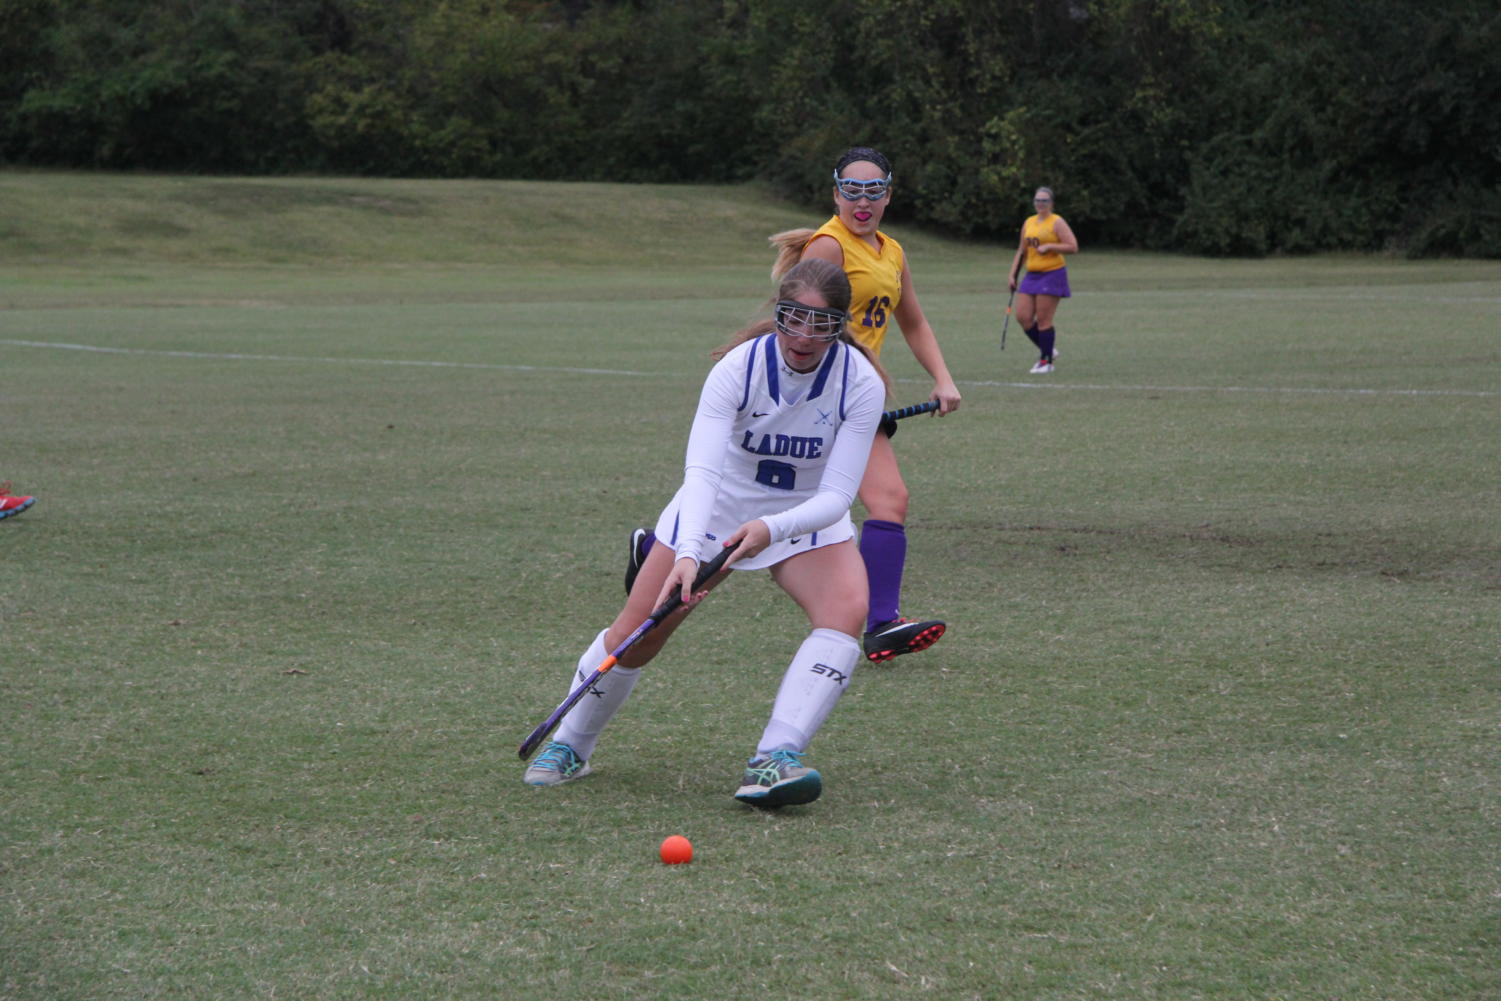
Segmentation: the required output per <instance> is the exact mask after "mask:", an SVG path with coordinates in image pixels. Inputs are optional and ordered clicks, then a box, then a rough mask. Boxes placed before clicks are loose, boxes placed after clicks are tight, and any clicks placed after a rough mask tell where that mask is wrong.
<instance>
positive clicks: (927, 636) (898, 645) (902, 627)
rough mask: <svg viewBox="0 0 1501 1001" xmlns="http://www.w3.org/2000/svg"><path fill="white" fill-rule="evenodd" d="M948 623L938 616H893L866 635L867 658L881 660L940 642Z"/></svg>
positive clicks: (915, 651) (874, 660)
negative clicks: (919, 617) (924, 617)
mask: <svg viewBox="0 0 1501 1001" xmlns="http://www.w3.org/2000/svg"><path fill="white" fill-rule="evenodd" d="M947 629H948V626H947V625H946V624H945V623H943V622H940V621H939V620H937V619H928V620H926V621H924V622H915V621H913V620H912V619H892V620H891V621H890V622H883V623H881V624H880V625H878V626H876V627H875V628H874V629H872V630H870V632H868V633H866V634H865V659H866V660H869V661H873V662H874V663H877V664H879V663H881V662H883V661H887V660H890V659H891V658H893V657H899V656H901V655H902V654H904V653H917V651H919V650H926V649H927V648H928V647H930V646H932V645H933V644H934V643H937V642H938V640H939V638H940V637H941V636H943V634H944V631H945V630H947Z"/></svg>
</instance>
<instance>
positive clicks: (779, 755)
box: [735, 751, 823, 807]
mask: <svg viewBox="0 0 1501 1001" xmlns="http://www.w3.org/2000/svg"><path fill="white" fill-rule="evenodd" d="M822 792H823V779H822V777H820V776H819V774H818V772H817V771H815V770H814V769H812V768H804V767H803V756H802V754H801V753H799V752H797V751H772V752H771V753H770V754H767V755H765V756H764V757H756V758H751V759H750V762H749V763H748V764H747V765H746V766H745V776H744V778H742V779H741V780H740V788H739V789H738V790H736V791H735V798H736V799H738V800H739V801H740V802H742V803H749V804H750V805H751V806H768V807H770V806H793V805H795V804H797V803H811V802H813V801H814V800H815V799H817V798H818V797H819V794H820V793H822Z"/></svg>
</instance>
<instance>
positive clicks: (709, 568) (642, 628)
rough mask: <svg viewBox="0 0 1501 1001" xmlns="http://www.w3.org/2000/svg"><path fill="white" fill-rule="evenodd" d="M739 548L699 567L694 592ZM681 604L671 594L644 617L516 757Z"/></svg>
mask: <svg viewBox="0 0 1501 1001" xmlns="http://www.w3.org/2000/svg"><path fill="white" fill-rule="evenodd" d="M738 548H740V547H739V546H733V547H728V548H723V549H720V550H719V555H717V556H715V557H714V558H713V559H712V560H710V561H709V562H707V563H705V564H704V565H703V566H701V567H699V568H698V576H696V577H694V578H693V590H694V591H695V592H697V591H698V590H700V589H701V588H702V587H703V586H704V585H705V584H707V583H709V579H710V578H711V577H713V576H714V575H715V574H716V573H718V572H719V571H720V569H721V568H722V567H723V566H724V561H725V560H727V559H729V558H730V554H731V553H733V552H734V551H735V550H736V549H738ZM682 603H683V593H682V591H674V592H673V593H672V594H671V595H669V596H668V598H667V600H666V601H664V602H662V604H661V606H659V607H658V608H657V610H656V611H654V612H652V613H651V615H650V616H648V617H647V619H646V621H645V622H643V623H641V625H639V626H637V627H636V631H635V632H633V633H631V634H630V635H629V636H627V637H626V638H625V642H624V643H622V644H620V645H619V646H618V647H616V648H615V652H614V653H612V654H610V655H609V656H608V657H606V658H605V659H604V663H602V664H600V665H599V667H597V668H595V669H594V673H593V674H591V675H589V677H588V678H587V679H585V681H584V682H583V683H582V684H580V685H579V686H578V687H577V688H575V689H574V690H573V691H571V692H569V693H568V698H566V699H564V700H563V704H562V705H560V706H558V708H556V709H554V710H553V711H552V715H551V716H549V717H547V719H545V720H543V721H542V725H541V726H539V727H537V729H535V730H533V731H532V732H531V734H530V735H529V736H528V737H527V738H526V739H525V740H523V741H522V742H521V747H520V748H518V749H517V751H516V754H517V756H519V757H520V758H521V760H522V761H525V760H527V759H528V758H530V757H531V756H532V752H533V751H535V750H536V749H537V745H538V744H540V743H542V741H544V740H546V739H547V736H548V735H549V734H550V733H552V732H553V731H554V730H556V729H557V728H558V724H559V723H561V722H563V717H564V716H567V715H568V711H569V710H570V709H572V708H573V707H574V706H575V705H577V704H578V701H579V699H581V698H583V697H584V695H585V694H586V693H587V692H588V691H589V689H590V688H592V687H594V683H595V682H596V681H598V680H599V679H600V678H602V677H604V675H605V672H606V671H608V670H610V668H612V667H614V666H615V665H616V664H617V663H619V661H620V658H621V656H622V655H623V654H624V653H625V652H626V651H627V650H629V649H630V648H631V647H632V646H634V645H635V643H636V641H637V640H639V639H640V638H641V637H643V636H645V635H646V634H647V633H649V632H651V631H652V630H653V629H655V628H656V627H657V626H659V625H661V624H662V620H663V619H665V618H667V616H669V615H671V614H672V613H673V612H675V611H677V609H678V606H679V605H681V604H682Z"/></svg>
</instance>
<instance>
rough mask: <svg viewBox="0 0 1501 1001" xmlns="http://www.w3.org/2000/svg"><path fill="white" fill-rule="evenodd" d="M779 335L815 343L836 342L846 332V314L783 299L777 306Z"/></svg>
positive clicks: (775, 313) (794, 300)
mask: <svg viewBox="0 0 1501 1001" xmlns="http://www.w3.org/2000/svg"><path fill="white" fill-rule="evenodd" d="M773 315H774V316H775V317H776V324H777V333H780V334H786V335H787V336H788V337H808V338H811V339H813V340H815V341H834V340H838V339H839V335H840V334H842V333H843V332H844V319H845V317H844V314H843V313H841V312H839V311H838V310H836V309H826V308H824V307H822V306H808V305H805V304H803V303H801V302H798V301H797V300H796V299H783V300H781V301H780V302H778V303H777V305H776V310H775V312H774V314H773Z"/></svg>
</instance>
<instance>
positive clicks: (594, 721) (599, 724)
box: [552, 630, 641, 761]
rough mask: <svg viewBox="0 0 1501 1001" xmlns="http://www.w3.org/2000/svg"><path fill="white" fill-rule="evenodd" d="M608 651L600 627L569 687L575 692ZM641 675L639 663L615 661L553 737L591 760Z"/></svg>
mask: <svg viewBox="0 0 1501 1001" xmlns="http://www.w3.org/2000/svg"><path fill="white" fill-rule="evenodd" d="M609 654H610V651H608V650H606V649H605V633H604V631H603V630H601V631H600V634H599V635H598V636H596V637H594V642H593V643H592V644H590V646H589V649H588V650H585V651H584V655H583V656H582V657H580V658H579V665H578V670H577V671H576V672H575V673H574V675H573V681H572V682H570V684H569V687H568V690H569V691H570V692H572V691H573V689H574V688H576V687H577V686H579V685H582V684H583V683H584V680H585V679H586V678H588V677H589V675H591V674H593V673H594V672H595V670H596V669H598V667H599V665H600V664H601V663H603V662H604V659H605V658H606V657H607V656H609ZM640 675H641V668H639V667H621V666H620V665H619V664H616V665H615V666H614V667H612V668H610V669H609V670H608V671H606V672H605V673H604V676H603V677H601V678H600V679H599V680H598V681H596V682H595V683H594V684H593V686H591V687H590V689H589V694H587V695H585V696H584V697H583V698H581V699H579V700H578V704H577V705H575V706H574V707H573V708H572V709H571V710H569V712H568V715H567V716H564V717H563V722H562V723H561V724H559V726H558V729H557V732H556V733H554V734H553V738H552V739H553V740H558V741H562V742H563V743H565V744H567V745H568V746H570V747H572V748H573V750H574V752H575V753H577V754H578V756H579V757H581V758H583V759H584V760H585V761H588V760H589V755H591V754H593V753H594V744H595V742H596V741H598V740H599V735H600V734H601V733H603V732H604V729H605V724H607V723H609V722H610V720H611V719H613V718H614V716H615V714H616V713H617V712H619V711H620V707H621V706H623V705H625V700H626V699H628V698H630V695H631V689H632V688H635V687H636V679H637V678H638V677H640Z"/></svg>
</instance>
